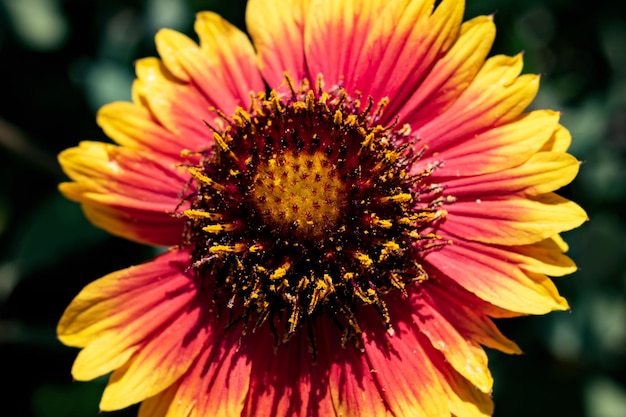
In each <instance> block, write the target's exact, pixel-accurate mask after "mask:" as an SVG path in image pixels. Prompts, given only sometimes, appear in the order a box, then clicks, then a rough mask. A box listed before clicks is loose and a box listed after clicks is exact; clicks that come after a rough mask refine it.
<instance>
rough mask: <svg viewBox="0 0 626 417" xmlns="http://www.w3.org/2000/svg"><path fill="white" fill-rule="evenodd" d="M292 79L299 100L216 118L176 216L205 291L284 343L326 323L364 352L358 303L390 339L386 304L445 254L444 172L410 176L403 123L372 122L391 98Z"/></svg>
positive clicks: (269, 99) (409, 145)
mask: <svg viewBox="0 0 626 417" xmlns="http://www.w3.org/2000/svg"><path fill="white" fill-rule="evenodd" d="M286 81H287V85H288V87H289V89H290V92H291V94H285V95H280V94H279V93H277V92H275V91H271V92H270V93H269V95H266V94H263V93H260V94H258V95H257V96H255V97H254V98H253V100H252V104H251V106H250V109H249V110H247V111H245V110H243V109H241V108H238V109H237V110H236V111H235V114H234V115H233V116H232V117H228V116H227V115H224V114H221V113H219V112H218V114H219V116H220V117H221V119H217V120H216V122H215V123H216V124H218V125H220V126H222V127H220V128H219V129H218V128H216V127H211V129H212V130H213V136H214V138H215V143H216V145H215V146H214V149H211V150H208V151H205V152H200V153H195V154H193V155H195V156H196V160H197V161H199V162H196V163H193V164H191V166H190V167H189V172H190V174H191V176H192V180H191V183H190V184H189V190H190V193H189V195H188V196H187V197H186V198H185V200H184V201H185V202H188V203H189V204H190V207H189V208H188V209H186V210H184V211H183V213H182V215H183V216H185V217H186V219H187V224H186V232H185V237H186V245H188V246H189V247H190V248H191V249H192V256H193V268H195V271H196V277H197V282H198V285H199V286H201V288H212V289H213V291H214V297H215V300H216V302H217V304H218V305H219V306H223V308H222V310H223V309H229V310H230V313H229V317H233V319H232V320H233V321H241V322H243V332H244V333H245V332H247V331H248V330H249V329H250V328H252V330H253V331H254V330H256V329H257V328H259V327H260V326H262V325H263V324H264V323H268V326H269V327H270V328H271V329H272V331H274V333H275V335H276V338H277V343H278V342H287V341H288V340H289V339H290V338H291V337H292V336H293V335H294V334H295V333H296V332H297V331H298V330H299V329H300V328H302V327H303V326H306V325H307V323H309V324H310V323H311V321H312V320H316V319H318V318H319V317H320V316H323V315H332V318H333V322H334V323H337V325H338V326H340V327H342V329H343V335H344V336H343V340H342V343H343V344H345V343H346V342H347V341H350V340H351V341H354V342H355V343H357V344H358V343H359V340H360V339H359V337H358V336H359V334H360V332H361V328H360V325H359V311H360V310H361V309H363V308H373V309H375V310H376V311H377V312H378V314H379V316H380V317H381V321H382V323H383V324H384V325H385V326H386V327H387V329H388V332H389V333H393V328H392V325H391V318H390V316H389V313H388V310H387V307H386V304H385V301H384V295H385V294H386V293H387V292H389V291H394V290H397V291H401V292H402V293H405V294H406V287H407V286H408V285H419V283H421V282H422V281H423V280H425V279H427V278H428V276H427V274H426V272H425V271H424V269H423V268H422V266H421V264H420V262H421V259H422V258H423V256H424V253H425V252H426V251H428V250H432V249H435V248H438V247H440V246H441V245H443V242H441V240H440V238H439V237H438V236H437V235H436V234H435V232H434V231H435V230H436V226H437V223H438V222H439V221H440V220H441V219H443V218H444V217H445V210H443V209H442V205H443V204H444V203H446V202H447V200H446V199H445V198H444V197H442V196H441V191H442V190H441V188H440V187H438V186H436V185H431V184H428V183H427V182H426V181H424V180H425V178H426V177H428V176H429V175H430V173H431V172H432V170H433V169H435V168H436V167H431V168H428V169H426V170H424V171H422V172H419V173H418V174H410V172H411V168H412V166H413V164H414V162H415V161H416V160H418V159H419V157H420V153H419V152H418V151H416V150H415V146H414V145H415V143H413V142H414V141H413V140H412V138H411V134H410V129H409V128H408V127H407V126H402V127H397V126H395V125H392V126H381V125H379V124H378V121H379V120H380V118H381V115H382V112H383V109H384V107H385V105H386V100H383V101H381V102H380V103H379V104H378V105H377V106H375V105H374V103H372V101H371V100H367V104H366V105H363V104H362V103H361V98H360V97H350V96H348V95H347V94H346V92H345V91H344V90H343V89H342V88H340V87H335V88H333V89H331V90H330V91H326V90H324V88H323V86H322V80H321V78H320V79H318V80H317V85H316V86H315V88H313V87H311V86H310V85H309V84H308V82H307V81H306V80H305V81H304V82H303V83H302V86H301V87H300V88H298V89H296V88H295V87H294V85H293V82H292V80H291V79H290V78H288V77H287V78H286Z"/></svg>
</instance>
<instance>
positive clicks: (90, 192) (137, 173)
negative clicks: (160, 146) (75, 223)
mask: <svg viewBox="0 0 626 417" xmlns="http://www.w3.org/2000/svg"><path fill="white" fill-rule="evenodd" d="M59 161H60V163H61V166H62V167H63V170H64V171H65V173H66V174H67V175H68V176H69V177H70V178H71V179H72V180H73V181H74V182H66V183H62V184H61V185H60V186H59V189H60V190H61V192H62V193H63V194H64V195H65V196H66V197H67V198H69V199H71V200H74V201H77V202H79V203H81V204H82V205H83V209H84V210H85V213H86V214H87V216H88V217H89V219H90V220H91V221H92V222H93V223H94V224H95V225H96V226H99V227H102V228H103V229H105V230H107V231H108V232H110V233H112V234H115V235H117V236H121V237H124V238H127V239H130V240H134V241H137V242H142V243H148V244H154V245H176V244H178V243H180V241H181V239H182V227H183V224H184V221H183V220H181V219H180V218H177V217H174V216H173V215H172V213H173V212H174V211H175V210H176V207H177V206H178V205H179V204H180V203H181V197H180V195H179V194H180V192H181V190H182V189H183V188H184V187H185V184H186V183H187V181H188V180H187V178H186V176H185V175H183V174H181V173H179V169H178V168H176V162H175V161H174V160H168V159H167V158H165V157H163V156H161V157H157V156H155V155H154V154H153V153H151V152H145V151H141V150H138V149H131V148H127V147H122V146H115V145H111V144H106V143H102V142H81V144H80V146H78V147H76V148H70V149H67V150H65V151H63V152H62V153H61V154H60V155H59ZM148 178H149V179H150V180H149V181H146V179H148ZM155 226H157V227H155Z"/></svg>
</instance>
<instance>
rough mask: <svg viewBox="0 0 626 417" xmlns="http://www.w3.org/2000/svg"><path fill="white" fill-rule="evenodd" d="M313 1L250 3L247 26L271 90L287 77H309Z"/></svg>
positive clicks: (269, 0)
mask: <svg viewBox="0 0 626 417" xmlns="http://www.w3.org/2000/svg"><path fill="white" fill-rule="evenodd" d="M309 3H310V0H283V1H281V2H279V3H277V2H275V1H273V0H250V1H248V5H247V8H246V25H247V26H248V31H249V32H250V36H251V37H252V40H253V42H254V46H255V47H256V50H257V56H258V65H259V68H260V69H261V73H262V74H263V78H264V79H265V81H267V83H268V85H269V86H270V88H276V87H278V86H279V85H280V84H281V83H282V82H283V80H284V75H283V74H284V73H285V72H288V73H289V75H290V76H291V77H292V78H294V79H295V80H296V81H300V80H301V79H302V78H304V77H305V76H307V73H306V64H305V62H304V25H305V16H306V15H307V11H308V7H309Z"/></svg>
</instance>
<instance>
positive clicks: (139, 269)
mask: <svg viewBox="0 0 626 417" xmlns="http://www.w3.org/2000/svg"><path fill="white" fill-rule="evenodd" d="M188 262H189V254H188V253H186V252H179V251H171V252H168V253H166V254H164V255H162V256H160V257H158V258H155V259H154V260H152V261H151V262H148V263H145V264H142V265H139V266H133V267H130V268H127V269H123V270H121V271H117V272H114V273H111V274H108V275H106V276H104V277H102V278H100V279H99V280H96V281H94V282H92V283H91V284H89V285H87V286H86V287H85V288H84V289H83V290H82V291H81V292H80V293H79V294H78V295H77V296H76V298H75V299H74V300H73V301H72V303H71V304H70V305H69V306H68V307H67V309H66V310H65V313H64V314H63V316H62V318H61V320H60V321H59V325H58V327H57V333H58V337H59V339H60V340H61V342H63V343H64V344H66V345H69V346H77V347H84V348H85V349H83V350H82V351H81V352H80V353H79V355H78V358H77V360H76V362H75V364H74V369H73V374H74V377H75V378H76V379H79V380H88V379H93V378H96V377H98V376H100V375H104V374H106V373H108V372H110V371H111V370H113V369H114V368H116V367H118V366H121V364H119V363H116V364H111V361H113V362H115V361H116V360H117V359H115V358H116V357H117V356H118V355H121V356H124V355H126V356H125V357H128V353H127V352H128V351H130V353H131V354H132V353H134V351H135V350H136V346H138V344H140V343H141V342H142V341H144V340H146V339H147V338H149V337H150V336H151V335H152V334H153V333H154V332H155V331H157V329H159V328H160V327H161V326H162V325H163V324H164V323H165V324H167V323H168V322H171V321H173V320H175V319H176V316H177V315H178V314H179V312H181V311H182V310H184V309H185V308H187V306H188V305H189V304H190V303H191V301H192V300H193V298H194V297H195V287H194V285H193V282H192V281H190V279H189V277H188V276H186V275H184V274H181V271H180V266H179V265H180V264H183V263H188ZM164 301H167V302H164ZM122 362H125V361H122Z"/></svg>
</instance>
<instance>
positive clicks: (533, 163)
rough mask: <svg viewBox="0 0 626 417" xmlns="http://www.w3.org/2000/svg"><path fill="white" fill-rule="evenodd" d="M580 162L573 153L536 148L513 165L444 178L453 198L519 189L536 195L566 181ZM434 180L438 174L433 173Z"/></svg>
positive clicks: (524, 193)
mask: <svg viewBox="0 0 626 417" xmlns="http://www.w3.org/2000/svg"><path fill="white" fill-rule="evenodd" d="M579 166H580V164H579V162H578V161H577V160H576V158H574V157H573V156H572V155H569V154H566V153H561V152H539V153H537V154H535V155H533V156H531V157H530V158H529V159H528V160H527V161H526V162H525V163H523V164H522V165H518V166H516V167H514V168H510V169H506V170H503V171H498V172H493V173H490V174H485V175H476V176H468V177H461V178H458V179H457V178H453V179H451V180H448V181H446V182H445V184H446V194H449V195H453V196H454V197H456V198H464V199H465V198H472V197H475V196H481V199H482V198H483V197H496V196H505V195H507V194H514V193H519V194H523V195H527V196H537V195H540V194H544V193H547V192H550V191H554V190H557V189H559V188H561V187H563V186H565V185H567V184H569V183H570V182H571V181H572V180H573V179H574V178H575V177H576V174H578V168H579ZM432 177H433V181H437V176H436V175H433V176H432Z"/></svg>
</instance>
